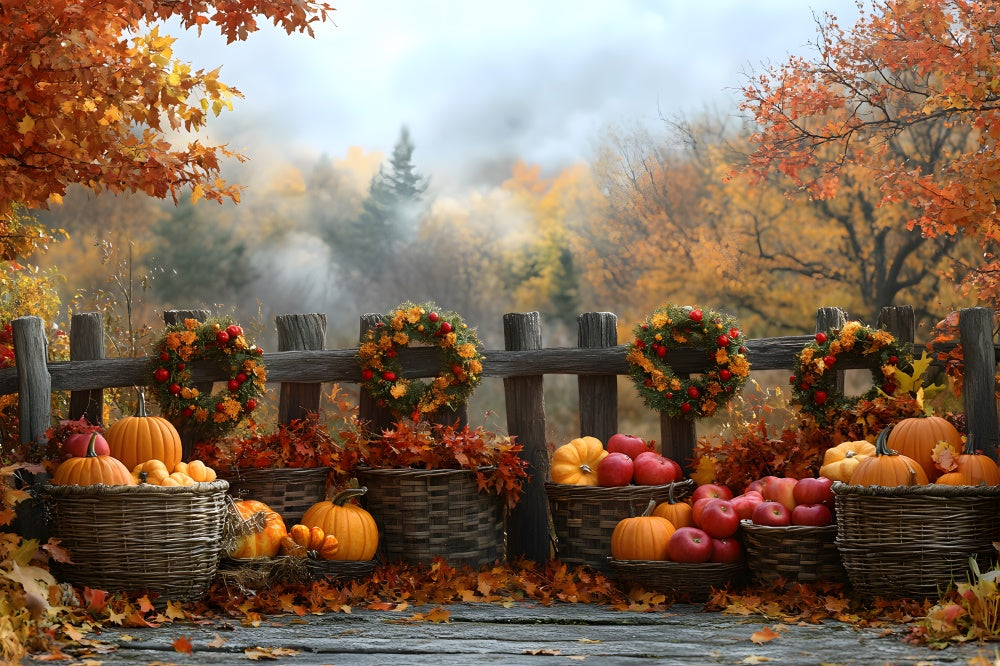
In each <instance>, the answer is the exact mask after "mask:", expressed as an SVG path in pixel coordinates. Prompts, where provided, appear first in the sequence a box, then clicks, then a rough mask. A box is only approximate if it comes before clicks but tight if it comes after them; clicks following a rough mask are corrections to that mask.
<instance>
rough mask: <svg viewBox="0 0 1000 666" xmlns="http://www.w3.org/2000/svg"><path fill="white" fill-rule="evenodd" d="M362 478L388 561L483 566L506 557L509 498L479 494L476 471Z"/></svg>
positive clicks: (382, 473) (394, 472)
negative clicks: (506, 501)
mask: <svg viewBox="0 0 1000 666" xmlns="http://www.w3.org/2000/svg"><path fill="white" fill-rule="evenodd" d="M357 477H358V480H359V481H360V482H361V483H362V484H364V485H365V486H367V488H368V492H367V493H366V494H365V496H364V503H365V508H366V509H367V510H368V512H369V513H370V514H371V515H372V517H373V518H374V519H375V523H376V524H377V525H378V529H379V546H378V547H379V552H380V553H381V555H382V560H383V561H385V562H394V561H402V562H409V563H430V562H431V561H433V559H434V558H435V557H442V558H444V559H445V560H447V561H448V563H449V564H452V565H469V566H474V567H479V566H484V565H487V564H492V563H493V562H495V561H496V560H501V559H503V558H504V514H503V498H501V497H500V496H499V495H497V494H495V493H487V492H479V486H478V484H477V482H476V475H475V474H474V473H473V472H472V471H471V470H464V469H461V470H459V469H432V470H426V469H374V468H368V469H359V470H357Z"/></svg>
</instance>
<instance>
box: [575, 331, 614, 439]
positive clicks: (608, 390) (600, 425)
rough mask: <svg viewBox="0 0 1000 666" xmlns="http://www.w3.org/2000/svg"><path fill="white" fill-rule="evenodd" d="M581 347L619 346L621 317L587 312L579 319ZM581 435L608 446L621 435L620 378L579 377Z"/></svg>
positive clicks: (606, 376) (579, 341)
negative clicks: (619, 424)
mask: <svg viewBox="0 0 1000 666" xmlns="http://www.w3.org/2000/svg"><path fill="white" fill-rule="evenodd" d="M577 325H578V335H577V345H578V346H579V347H616V346H618V317H616V316H615V314H614V313H613V312H585V313H584V314H582V315H580V316H579V317H577ZM577 390H578V392H579V395H580V434H581V435H591V436H593V437H596V438H598V439H599V440H601V441H602V442H604V443H605V444H607V442H608V439H610V438H611V436H612V435H613V434H615V433H616V432H617V431H618V375H579V376H578V378H577Z"/></svg>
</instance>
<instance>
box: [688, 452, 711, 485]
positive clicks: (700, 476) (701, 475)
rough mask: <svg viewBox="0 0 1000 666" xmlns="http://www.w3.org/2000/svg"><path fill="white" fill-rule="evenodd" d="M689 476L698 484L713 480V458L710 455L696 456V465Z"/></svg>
mask: <svg viewBox="0 0 1000 666" xmlns="http://www.w3.org/2000/svg"><path fill="white" fill-rule="evenodd" d="M691 478H692V479H694V482H695V483H697V484H698V485H699V486H702V485H705V484H706V483H712V482H713V481H715V458H713V457H712V456H701V457H700V458H698V466H697V468H696V469H695V471H694V472H692V474H691Z"/></svg>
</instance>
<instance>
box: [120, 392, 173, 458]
mask: <svg viewBox="0 0 1000 666" xmlns="http://www.w3.org/2000/svg"><path fill="white" fill-rule="evenodd" d="M106 438H107V440H108V447H109V448H110V449H111V455H113V456H114V457H115V458H118V460H121V461H122V462H123V463H125V467H127V468H128V469H135V466H136V465H139V464H142V463H144V462H146V461H147V460H152V459H156V460H161V461H163V464H164V465H166V467H167V469H168V470H173V469H174V468H175V467H176V466H177V463H179V462H180V461H181V457H182V453H181V437H180V435H179V434H178V433H177V428H175V427H174V425H173V424H172V423H171V422H170V421H168V420H167V419H165V418H163V417H162V416H149V415H147V414H146V400H145V398H144V397H143V395H142V392H141V391H140V392H139V403H138V405H136V410H135V416H125V417H123V418H120V419H118V420H117V421H115V422H114V423H113V424H112V425H111V427H110V428H108V432H107V435H106Z"/></svg>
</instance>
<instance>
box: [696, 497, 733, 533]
mask: <svg viewBox="0 0 1000 666" xmlns="http://www.w3.org/2000/svg"><path fill="white" fill-rule="evenodd" d="M725 501H727V500H724V499H722V498H721V497H701V498H699V499H697V500H695V501H694V502H693V503H692V504H691V521H692V522H693V523H694V524H695V527H699V528H700V527H701V514H702V513H703V512H704V511H705V508H706V507H708V505H709V504H712V503H714V502H725Z"/></svg>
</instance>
